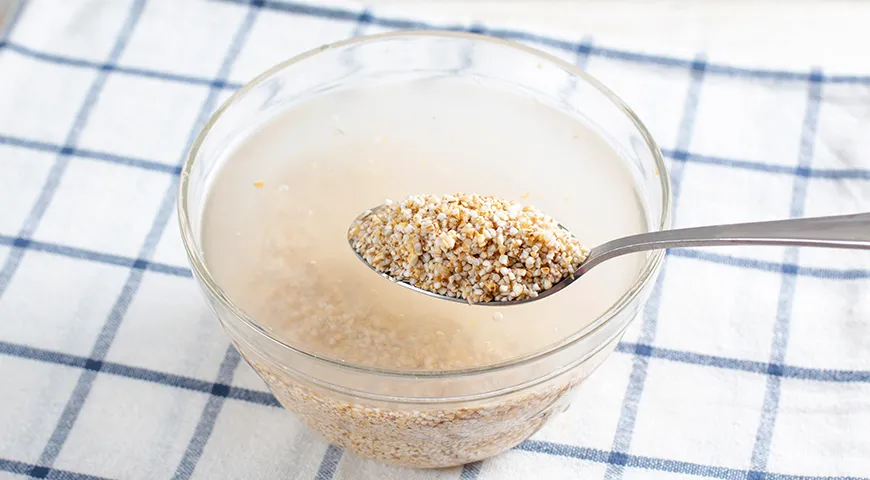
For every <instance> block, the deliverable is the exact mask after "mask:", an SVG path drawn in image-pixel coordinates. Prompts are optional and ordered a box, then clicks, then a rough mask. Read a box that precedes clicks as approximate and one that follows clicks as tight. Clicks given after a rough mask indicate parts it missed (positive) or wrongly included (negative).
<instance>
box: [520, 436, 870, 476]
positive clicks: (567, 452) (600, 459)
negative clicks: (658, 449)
mask: <svg viewBox="0 0 870 480" xmlns="http://www.w3.org/2000/svg"><path fill="white" fill-rule="evenodd" d="M514 450H521V451H525V452H534V453H542V454H546V455H555V456H560V457H568V458H576V459H579V460H586V461H590V462H595V463H605V464H607V465H618V466H620V467H630V468H637V469H643V470H653V471H659V472H668V473H681V474H685V475H697V476H703V477H712V478H725V479H735V480H737V479H739V480H745V479H747V478H752V476H753V474H755V473H758V472H755V471H752V470H740V469H736V468H728V467H716V466H712V465H701V464H697V463H691V462H682V461H679V460H668V459H663V458H655V457H643V456H639V455H631V454H626V453H619V454H617V453H614V452H607V451H604V450H600V449H597V448H588V447H578V446H574V445H565V444H561V443H553V442H543V441H537V440H526V441H525V442H523V443H521V444H519V445H517V446H516V447H514ZM765 475H766V476H765V477H764V478H766V479H767V480H805V479H806V480H809V479H811V478H812V479H816V480H868V479H867V478H864V477H807V476H802V475H783V474H776V473H766V474H765Z"/></svg>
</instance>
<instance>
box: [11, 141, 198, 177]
mask: <svg viewBox="0 0 870 480" xmlns="http://www.w3.org/2000/svg"><path fill="white" fill-rule="evenodd" d="M0 145H9V146H11V147H19V148H26V149H28V150H36V151H39V152H46V153H54V154H58V153H62V154H63V155H66V156H69V157H79V158H88V159H91V160H99V161H102V162H107V163H113V164H117V165H126V166H129V167H135V168H141V169H143V170H153V171H155V172H164V173H171V174H173V175H179V174H180V173H181V168H180V167H177V166H175V165H167V164H165V163H160V162H153V161H151V160H145V159H141V158H135V157H128V156H125V155H115V154H112V153H105V152H97V151H94V150H87V149H83V148H77V147H63V146H61V145H57V144H53V143H48V142H42V141H38V140H27V139H24V138H20V137H12V136H8V135H0Z"/></svg>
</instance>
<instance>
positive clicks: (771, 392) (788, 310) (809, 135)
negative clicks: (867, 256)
mask: <svg viewBox="0 0 870 480" xmlns="http://www.w3.org/2000/svg"><path fill="white" fill-rule="evenodd" d="M822 83H823V77H822V75H821V73H816V75H813V76H812V78H811V80H810V82H809V88H808V95H807V109H806V114H805V116H804V122H803V131H802V132H801V138H800V149H799V153H798V167H802V168H809V167H810V165H811V164H812V161H813V154H814V151H815V141H816V130H817V128H818V123H819V111H820V109H821V106H822ZM808 184H809V180H808V179H807V178H806V177H796V178H795V182H794V186H793V188H792V201H791V211H790V212H789V214H790V215H791V216H792V217H793V218H797V217H802V216H804V210H805V206H806V199H807V187H808ZM798 256H799V253H798V249H797V248H789V249H787V250H786V252H785V261H784V264H786V265H796V264H797V263H798ZM796 286H797V276H796V275H789V274H786V273H784V274H783V278H782V285H781V286H780V292H779V303H778V305H777V312H776V322H775V324H774V327H773V341H772V344H771V352H770V363H771V365H781V364H782V363H783V362H784V361H785V354H786V351H787V349H788V337H789V327H790V324H791V316H792V309H793V307H794V297H795V289H796ZM781 384H782V378H781V377H780V376H778V375H771V376H769V377H767V388H766V391H765V394H764V404H763V406H762V412H761V419H760V421H759V425H758V430H757V432H756V434H755V445H754V446H753V448H752V469H753V470H755V471H758V472H763V471H765V470H766V469H767V459H768V458H769V456H770V445H771V441H772V440H773V431H774V428H775V427H776V416H777V410H778V407H779V398H780V391H781ZM755 478H763V476H762V477H757V476H753V477H752V479H755Z"/></svg>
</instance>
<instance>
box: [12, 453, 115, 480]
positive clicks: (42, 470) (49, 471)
mask: <svg viewBox="0 0 870 480" xmlns="http://www.w3.org/2000/svg"><path fill="white" fill-rule="evenodd" d="M0 472H9V473H15V474H18V475H26V476H29V477H32V478H49V479H57V480H107V479H106V477H97V476H94V475H86V474H84V473H76V472H71V471H69V470H59V469H56V468H48V467H40V466H39V465H33V464H32V463H25V462H19V461H16V460H8V459H5V458H0Z"/></svg>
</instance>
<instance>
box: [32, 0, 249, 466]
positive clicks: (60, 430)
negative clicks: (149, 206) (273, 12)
mask: <svg viewBox="0 0 870 480" xmlns="http://www.w3.org/2000/svg"><path fill="white" fill-rule="evenodd" d="M135 5H136V9H137V11H141V9H142V3H140V2H137V3H135ZM255 16H256V9H251V10H250V11H249V12H248V15H247V16H246V17H245V19H244V20H243V21H242V22H241V25H240V27H239V30H238V32H237V33H236V36H235V37H234V38H233V41H232V42H231V43H230V46H229V50H228V52H227V55H226V56H225V58H224V61H223V63H222V65H221V67H220V69H219V71H218V73H217V77H216V78H217V80H216V82H222V81H224V80H225V79H226V78H227V77H228V76H229V73H230V69H231V68H232V65H233V63H234V62H235V59H236V57H237V56H238V53H239V51H240V50H241V46H242V43H243V42H244V40H245V39H246V38H247V34H248V32H249V31H250V26H251V23H252V21H253V18H254V17H255ZM132 26H133V25H132V24H129V25H126V28H125V29H123V30H122V31H121V34H120V37H122V38H127V37H129V35H130V34H131V31H132ZM110 63H115V60H112V61H111V62H110ZM219 93H220V90H219V89H218V88H217V87H214V86H212V87H210V88H209V92H208V95H207V96H206V99H205V100H204V101H203V104H202V106H201V107H200V112H199V115H198V116H197V119H196V121H195V122H194V124H193V125H192V128H191V130H190V133H189V135H188V141H187V143H186V145H185V149H184V152H182V154H181V156H180V157H181V158H180V159H179V161H178V164H181V163H182V162H183V161H184V158H185V157H186V153H187V150H188V148H189V147H190V145H192V144H193V141H194V139H195V138H196V136H197V135H198V134H199V131H200V129H201V128H202V126H203V125H205V123H206V121H207V119H208V117H209V116H210V115H211V112H212V111H213V110H214V108H215V106H216V105H215V104H216V102H217V98H218V95H219ZM177 188H178V179H177V178H173V181H172V182H171V183H170V185H169V187H168V188H167V190H166V192H165V193H164V196H163V201H162V203H161V205H160V207H159V209H158V211H157V215H156V216H155V218H154V220H153V221H152V223H151V228H150V230H149V232H148V234H147V235H146V237H145V241H144V242H143V244H142V247H141V249H140V251H139V255H138V258H139V259H142V260H144V261H146V262H147V261H150V258H151V256H152V255H153V254H154V250H155V249H156V247H157V244H158V242H159V241H160V238H161V236H162V234H163V230H164V229H165V227H166V224H167V222H168V221H169V218H170V216H171V214H172V211H173V206H174V204H175V195H176V191H177ZM143 273H144V270H142V269H132V270H131V271H130V273H129V275H128V277H127V281H126V282H125V284H124V286H123V288H122V289H121V294H120V295H119V296H118V298H117V300H116V301H115V304H114V306H113V307H112V310H111V312H110V313H109V316H108V318H107V319H106V323H105V324H104V325H103V328H102V330H101V331H100V334H99V335H98V337H97V340H96V342H95V344H94V347H93V349H92V351H91V358H92V359H95V360H97V361H102V360H103V359H105V357H106V355H107V354H108V352H109V348H110V347H111V345H112V342H113V341H114V339H115V335H116V334H117V332H118V329H119V328H120V325H121V322H122V320H123V319H124V316H125V314H126V312H127V309H128V308H129V306H130V303H131V302H132V300H133V297H134V296H135V294H136V292H137V291H138V289H139V286H140V284H141V282H142V277H143ZM96 375H97V372H96V371H93V370H85V371H84V372H82V374H81V375H80V376H79V379H78V382H77V383H76V386H75V387H74V388H73V392H72V394H70V398H69V400H68V401H67V405H66V407H65V408H64V411H63V413H62V414H61V417H60V419H59V420H58V424H57V427H56V428H55V430H54V432H53V433H52V435H51V438H49V441H48V444H47V445H46V446H45V449H44V450H43V453H42V455H40V460H39V464H40V465H46V466H50V465H51V464H52V463H53V462H54V460H55V459H56V458H57V455H58V454H59V453H60V450H61V449H62V448H63V444H64V442H65V441H66V439H67V437H68V436H69V433H70V431H71V430H72V428H73V426H74V425H75V422H76V420H77V419H78V416H79V413H81V410H82V407H83V406H84V403H85V401H86V400H87V398H88V395H89V394H90V391H91V388H92V386H93V382H94V379H95V378H96Z"/></svg>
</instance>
